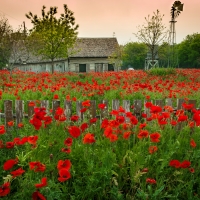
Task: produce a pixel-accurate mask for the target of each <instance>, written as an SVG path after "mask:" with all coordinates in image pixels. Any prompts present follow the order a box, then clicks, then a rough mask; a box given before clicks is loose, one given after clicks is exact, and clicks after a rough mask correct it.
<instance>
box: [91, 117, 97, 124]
mask: <svg viewBox="0 0 200 200" xmlns="http://www.w3.org/2000/svg"><path fill="white" fill-rule="evenodd" d="M97 120H98V118H92V119H90V124H94V123H96V122H97Z"/></svg>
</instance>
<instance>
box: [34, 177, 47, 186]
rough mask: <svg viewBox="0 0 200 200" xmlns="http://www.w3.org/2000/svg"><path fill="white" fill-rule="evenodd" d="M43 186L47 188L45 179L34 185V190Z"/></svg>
mask: <svg viewBox="0 0 200 200" xmlns="http://www.w3.org/2000/svg"><path fill="white" fill-rule="evenodd" d="M45 186H47V177H43V178H42V179H41V183H37V184H35V187H36V188H42V187H45Z"/></svg>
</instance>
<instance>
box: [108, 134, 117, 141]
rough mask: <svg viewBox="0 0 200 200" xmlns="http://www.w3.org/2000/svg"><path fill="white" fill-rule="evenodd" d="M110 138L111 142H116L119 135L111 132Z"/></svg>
mask: <svg viewBox="0 0 200 200" xmlns="http://www.w3.org/2000/svg"><path fill="white" fill-rule="evenodd" d="M109 139H110V142H115V141H117V140H118V137H117V135H115V134H111V135H109Z"/></svg>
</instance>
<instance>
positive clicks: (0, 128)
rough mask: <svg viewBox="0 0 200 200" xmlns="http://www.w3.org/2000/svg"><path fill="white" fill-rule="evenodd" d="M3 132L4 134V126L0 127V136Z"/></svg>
mask: <svg viewBox="0 0 200 200" xmlns="http://www.w3.org/2000/svg"><path fill="white" fill-rule="evenodd" d="M5 132H6V130H5V126H4V125H0V134H4V133H5Z"/></svg>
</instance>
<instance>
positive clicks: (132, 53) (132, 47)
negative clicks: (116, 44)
mask: <svg viewBox="0 0 200 200" xmlns="http://www.w3.org/2000/svg"><path fill="white" fill-rule="evenodd" d="M146 55H147V47H146V45H145V44H144V43H139V42H129V43H127V44H126V45H125V46H124V54H123V57H122V62H123V68H124V69H128V68H129V67H133V68H134V69H143V68H144V61H145V58H146Z"/></svg>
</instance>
